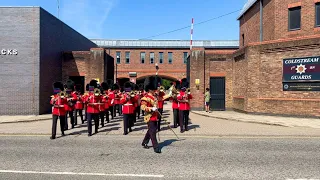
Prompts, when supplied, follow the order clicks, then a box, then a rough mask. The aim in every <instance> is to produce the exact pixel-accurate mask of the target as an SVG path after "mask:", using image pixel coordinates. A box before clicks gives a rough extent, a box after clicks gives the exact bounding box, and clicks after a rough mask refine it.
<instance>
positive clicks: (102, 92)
mask: <svg viewBox="0 0 320 180" xmlns="http://www.w3.org/2000/svg"><path fill="white" fill-rule="evenodd" d="M98 89H99V90H100V95H101V104H100V105H99V111H100V113H99V117H100V120H101V127H104V115H105V114H106V113H105V110H106V109H105V101H106V99H105V98H103V97H104V90H103V88H102V87H101V86H100V85H99V86H98ZM102 101H103V102H102Z"/></svg>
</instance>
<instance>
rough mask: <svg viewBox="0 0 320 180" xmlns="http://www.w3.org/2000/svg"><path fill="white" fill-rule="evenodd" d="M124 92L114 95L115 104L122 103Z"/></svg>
mask: <svg viewBox="0 0 320 180" xmlns="http://www.w3.org/2000/svg"><path fill="white" fill-rule="evenodd" d="M121 97H122V93H117V94H115V95H114V104H121Z"/></svg>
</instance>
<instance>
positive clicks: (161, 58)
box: [159, 52, 163, 64]
mask: <svg viewBox="0 0 320 180" xmlns="http://www.w3.org/2000/svg"><path fill="white" fill-rule="evenodd" d="M159 63H160V64H162V63H163V52H159Z"/></svg>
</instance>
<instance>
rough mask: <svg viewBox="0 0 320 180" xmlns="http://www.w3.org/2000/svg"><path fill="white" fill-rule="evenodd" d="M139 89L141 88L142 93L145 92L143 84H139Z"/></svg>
mask: <svg viewBox="0 0 320 180" xmlns="http://www.w3.org/2000/svg"><path fill="white" fill-rule="evenodd" d="M138 88H139V90H140V91H142V90H143V84H142V83H141V84H139V85H138Z"/></svg>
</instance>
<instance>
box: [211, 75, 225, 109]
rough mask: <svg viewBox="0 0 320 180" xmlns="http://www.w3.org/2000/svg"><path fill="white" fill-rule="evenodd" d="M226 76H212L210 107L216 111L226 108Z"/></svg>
mask: <svg viewBox="0 0 320 180" xmlns="http://www.w3.org/2000/svg"><path fill="white" fill-rule="evenodd" d="M225 86H226V84H225V77H211V78H210V97H211V100H210V109H212V110H214V111H224V110H226V96H225V94H226V88H225Z"/></svg>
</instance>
